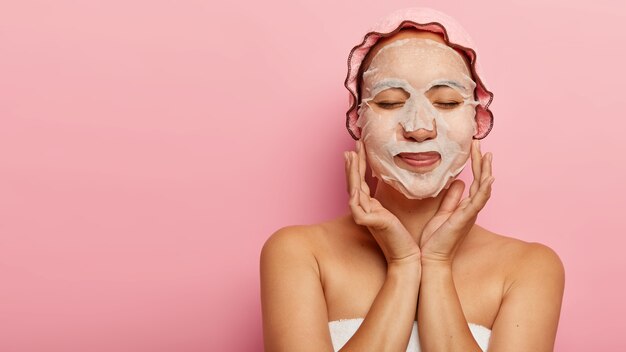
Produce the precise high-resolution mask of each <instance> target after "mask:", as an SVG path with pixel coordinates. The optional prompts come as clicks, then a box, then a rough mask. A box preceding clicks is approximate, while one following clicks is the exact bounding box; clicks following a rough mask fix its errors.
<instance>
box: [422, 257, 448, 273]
mask: <svg viewBox="0 0 626 352" xmlns="http://www.w3.org/2000/svg"><path fill="white" fill-rule="evenodd" d="M421 264H422V268H424V269H425V270H452V260H451V259H433V258H427V257H422V260H421Z"/></svg>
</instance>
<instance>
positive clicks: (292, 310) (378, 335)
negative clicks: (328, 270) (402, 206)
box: [260, 227, 420, 352]
mask: <svg viewBox="0 0 626 352" xmlns="http://www.w3.org/2000/svg"><path fill="white" fill-rule="evenodd" d="M302 231H306V230H304V228H303V227H287V228H283V229H281V230H279V231H277V232H276V233H275V234H273V235H272V236H271V237H270V239H268V241H267V242H266V243H265V245H264V246H263V250H262V251H261V263H260V264H261V303H262V313H263V336H264V346H265V351H268V352H271V351H316V352H317V351H333V347H332V341H331V339H330V331H329V329H328V315H327V307H326V300H325V297H324V292H323V288H322V284H321V281H320V276H319V268H318V266H317V261H316V260H315V257H314V256H313V254H312V253H311V251H310V250H309V249H308V247H307V245H306V243H305V242H304V240H305V239H304V237H303V236H302V235H303V233H302ZM419 282H420V265H419V258H417V260H407V261H404V262H398V263H391V264H390V265H389V266H388V269H387V277H386V279H385V282H384V284H383V286H382V288H381V289H380V291H379V293H378V295H377V296H376V299H375V300H374V302H373V304H372V307H371V308H370V310H369V312H368V313H367V315H366V317H365V319H364V320H363V323H362V324H361V326H360V327H359V329H358V330H357V331H356V333H355V334H354V336H353V337H352V338H351V339H350V340H348V342H347V343H346V344H345V345H344V347H343V348H342V349H341V351H402V352H404V351H406V346H407V344H408V342H409V338H410V335H411V329H412V326H413V321H414V318H415V309H416V305H417V303H416V302H417V295H418V290H419Z"/></svg>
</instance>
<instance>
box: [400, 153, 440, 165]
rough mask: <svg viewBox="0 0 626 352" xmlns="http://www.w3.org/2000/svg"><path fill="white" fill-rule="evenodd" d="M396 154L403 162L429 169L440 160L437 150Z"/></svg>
mask: <svg viewBox="0 0 626 352" xmlns="http://www.w3.org/2000/svg"><path fill="white" fill-rule="evenodd" d="M396 156H397V157H398V158H400V160H402V161H403V162H404V163H406V164H408V165H410V166H412V167H413V168H419V169H430V168H431V166H433V165H435V164H436V163H437V162H439V161H440V160H441V154H439V153H438V152H424V153H400V154H398V155H396Z"/></svg>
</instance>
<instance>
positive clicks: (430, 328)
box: [417, 262, 482, 352]
mask: <svg viewBox="0 0 626 352" xmlns="http://www.w3.org/2000/svg"><path fill="white" fill-rule="evenodd" d="M419 296H420V297H419V306H418V316H417V317H418V319H417V321H418V323H417V326H418V331H419V336H420V345H421V347H422V350H423V351H425V352H430V351H463V352H468V351H482V350H481V348H480V346H479V345H478V343H477V342H476V340H475V339H474V336H473V335H472V332H471V331H470V329H469V326H468V323H467V321H466V319H465V316H464V314H463V310H462V308H461V302H460V300H459V296H458V294H457V292H456V288H455V286H454V281H453V279H452V266H451V264H443V263H424V262H423V263H422V282H421V287H420V293H419Z"/></svg>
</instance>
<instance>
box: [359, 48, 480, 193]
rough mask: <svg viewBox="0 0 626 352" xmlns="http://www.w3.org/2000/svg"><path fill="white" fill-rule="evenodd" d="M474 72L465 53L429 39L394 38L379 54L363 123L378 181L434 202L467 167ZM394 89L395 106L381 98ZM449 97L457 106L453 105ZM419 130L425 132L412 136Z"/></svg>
mask: <svg viewBox="0 0 626 352" xmlns="http://www.w3.org/2000/svg"><path fill="white" fill-rule="evenodd" d="M468 74H469V71H468V70H467V67H466V66H465V62H464V61H463V58H462V57H461V56H460V54H459V53H457V52H456V51H455V50H454V49H452V48H450V47H449V46H447V45H444V44H441V43H439V42H436V41H434V40H430V39H423V38H407V39H400V40H396V41H394V42H392V43H390V44H388V45H386V46H384V47H383V48H381V49H380V51H379V52H378V53H376V55H375V56H374V58H373V59H372V61H371V63H370V66H369V68H368V70H367V71H365V72H364V73H363V89H364V92H363V99H362V101H361V103H360V105H359V110H358V113H359V119H358V120H357V126H358V127H360V128H361V135H362V140H363V143H364V145H365V150H366V152H367V156H368V159H369V161H370V166H371V168H372V172H373V174H374V176H375V177H377V178H379V179H381V180H383V181H384V182H386V183H388V184H389V185H391V186H392V187H393V188H395V189H396V190H398V191H399V192H401V193H402V194H404V195H405V196H406V197H407V198H410V199H423V198H428V197H436V196H437V195H438V194H439V193H440V192H441V190H442V189H444V188H447V187H449V185H450V184H451V183H452V181H453V180H454V178H455V177H456V176H458V174H459V173H461V171H462V170H463V168H464V167H465V164H466V162H467V160H468V158H469V153H470V149H471V143H472V136H473V135H474V134H475V133H476V129H477V125H476V121H475V120H474V116H475V113H476V112H475V106H476V105H477V104H478V101H475V100H474V98H473V92H474V88H475V87H476V84H475V82H474V81H473V80H472V79H471V77H470V76H469V75H468ZM391 88H395V89H393V91H395V92H396V94H395V97H396V98H394V99H391V100H394V102H392V105H389V102H385V101H384V100H389V99H384V98H383V99H380V97H379V96H378V95H379V94H381V95H385V94H387V95H389V94H388V93H389V92H390V91H388V90H389V89H391ZM398 88H399V89H401V90H398ZM385 91H387V92H385ZM437 91H438V92H437ZM398 92H402V93H401V94H400V98H398V95H399V94H398ZM440 92H443V96H446V95H447V97H444V98H442V94H440ZM392 95H393V94H392ZM407 95H408V98H407ZM451 96H454V97H455V99H454V100H456V101H454V102H452V103H450V102H449V101H450V100H451V99H450V98H449V97H451ZM420 129H423V131H421V132H424V134H419V133H421V132H413V131H419V130H420ZM416 133H417V134H419V135H422V136H428V137H425V138H421V137H420V138H415V136H416V135H417V134H416ZM417 153H423V154H417ZM420 160H421V161H420ZM433 161H434V163H433ZM425 164H426V165H425Z"/></svg>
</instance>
